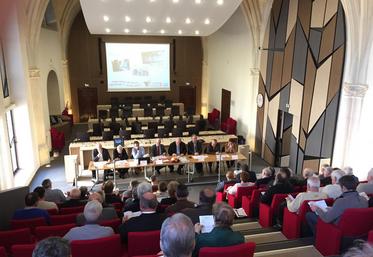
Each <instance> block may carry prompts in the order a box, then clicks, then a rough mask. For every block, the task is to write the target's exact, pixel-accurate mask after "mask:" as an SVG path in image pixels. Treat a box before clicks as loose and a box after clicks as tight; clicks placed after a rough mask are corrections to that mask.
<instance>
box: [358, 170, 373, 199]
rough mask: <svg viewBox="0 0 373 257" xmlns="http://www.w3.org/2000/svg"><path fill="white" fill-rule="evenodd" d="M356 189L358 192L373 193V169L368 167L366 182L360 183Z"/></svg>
mask: <svg viewBox="0 0 373 257" xmlns="http://www.w3.org/2000/svg"><path fill="white" fill-rule="evenodd" d="M356 191H358V192H359V193H362V192H364V193H366V194H373V169H370V171H369V172H368V176H367V183H360V184H359V185H358V186H357V188H356Z"/></svg>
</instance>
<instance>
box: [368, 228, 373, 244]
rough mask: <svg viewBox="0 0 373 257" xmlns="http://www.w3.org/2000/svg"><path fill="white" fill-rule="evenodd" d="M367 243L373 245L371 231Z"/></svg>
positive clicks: (372, 232) (372, 233)
mask: <svg viewBox="0 0 373 257" xmlns="http://www.w3.org/2000/svg"><path fill="white" fill-rule="evenodd" d="M368 242H369V243H371V244H373V230H371V231H369V234H368Z"/></svg>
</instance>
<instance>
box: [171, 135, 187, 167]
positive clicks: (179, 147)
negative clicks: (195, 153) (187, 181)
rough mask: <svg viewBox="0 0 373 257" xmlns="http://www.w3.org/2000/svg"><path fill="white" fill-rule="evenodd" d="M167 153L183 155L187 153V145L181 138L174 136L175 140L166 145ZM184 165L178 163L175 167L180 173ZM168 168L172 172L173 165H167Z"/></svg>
mask: <svg viewBox="0 0 373 257" xmlns="http://www.w3.org/2000/svg"><path fill="white" fill-rule="evenodd" d="M168 154H169V155H171V156H183V155H186V154H187V147H186V145H185V143H184V142H183V141H181V138H180V137H178V138H176V140H175V142H172V143H171V144H170V146H169V147H168ZM183 166H184V165H182V164H179V165H178V167H177V173H178V174H182V172H181V169H182V168H183ZM168 168H169V169H170V173H172V172H174V166H173V165H170V166H168Z"/></svg>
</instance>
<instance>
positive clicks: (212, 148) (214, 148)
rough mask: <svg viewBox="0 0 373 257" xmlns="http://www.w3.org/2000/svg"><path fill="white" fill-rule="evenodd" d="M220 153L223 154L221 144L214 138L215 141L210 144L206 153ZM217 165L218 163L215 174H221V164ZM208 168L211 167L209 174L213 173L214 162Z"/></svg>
mask: <svg viewBox="0 0 373 257" xmlns="http://www.w3.org/2000/svg"><path fill="white" fill-rule="evenodd" d="M220 152H221V150H220V144H219V143H218V140H216V139H215V138H214V139H213V140H211V143H210V144H208V146H207V147H206V150H205V153H206V154H218V153H220ZM215 163H216V167H215V172H216V173H218V172H219V162H215ZM208 166H209V172H210V173H211V172H212V171H211V168H212V162H209V163H208Z"/></svg>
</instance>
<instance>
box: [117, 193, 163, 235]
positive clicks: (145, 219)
mask: <svg viewBox="0 0 373 257" xmlns="http://www.w3.org/2000/svg"><path fill="white" fill-rule="evenodd" d="M139 197H140V210H141V215H140V216H137V217H132V218H131V217H127V216H124V217H123V224H121V225H120V226H119V233H120V237H121V239H122V242H127V240H128V232H140V231H151V230H160V229H161V226H162V222H163V220H164V216H163V215H162V214H160V213H157V212H156V210H157V206H158V202H157V198H156V197H155V195H154V194H153V193H151V192H146V193H144V194H143V195H141V196H139Z"/></svg>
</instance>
